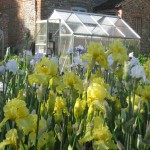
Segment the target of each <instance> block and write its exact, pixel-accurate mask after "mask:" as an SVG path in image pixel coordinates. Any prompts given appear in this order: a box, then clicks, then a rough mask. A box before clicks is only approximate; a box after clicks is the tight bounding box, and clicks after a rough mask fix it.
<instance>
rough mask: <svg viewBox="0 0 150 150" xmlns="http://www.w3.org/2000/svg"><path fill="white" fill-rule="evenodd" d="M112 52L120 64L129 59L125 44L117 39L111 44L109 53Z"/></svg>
mask: <svg viewBox="0 0 150 150" xmlns="http://www.w3.org/2000/svg"><path fill="white" fill-rule="evenodd" d="M110 53H112V55H113V58H114V61H115V62H119V63H120V64H122V65H123V64H124V62H125V61H127V60H128V58H129V57H128V55H127V50H126V48H125V47H124V46H123V44H122V43H121V42H120V41H119V40H116V41H114V42H113V43H111V44H110V46H109V54H110Z"/></svg>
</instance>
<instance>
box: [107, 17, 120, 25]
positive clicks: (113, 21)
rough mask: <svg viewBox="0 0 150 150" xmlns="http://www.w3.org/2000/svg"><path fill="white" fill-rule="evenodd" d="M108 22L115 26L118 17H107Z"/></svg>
mask: <svg viewBox="0 0 150 150" xmlns="http://www.w3.org/2000/svg"><path fill="white" fill-rule="evenodd" d="M107 18H108V20H110V22H112V23H113V24H115V23H116V22H117V21H118V20H119V19H120V18H118V17H107Z"/></svg>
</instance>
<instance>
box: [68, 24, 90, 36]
mask: <svg viewBox="0 0 150 150" xmlns="http://www.w3.org/2000/svg"><path fill="white" fill-rule="evenodd" d="M67 24H68V26H69V27H70V28H71V29H72V31H73V32H74V33H76V34H83V35H84V34H91V33H90V32H88V30H87V29H85V27H84V26H83V25H82V24H81V23H71V22H69V23H67Z"/></svg>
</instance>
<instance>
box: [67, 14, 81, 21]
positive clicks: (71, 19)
mask: <svg viewBox="0 0 150 150" xmlns="http://www.w3.org/2000/svg"><path fill="white" fill-rule="evenodd" d="M66 22H75V23H81V21H80V20H79V18H78V17H77V16H76V15H75V14H73V13H72V14H71V15H70V16H69V17H68V18H67V20H66Z"/></svg>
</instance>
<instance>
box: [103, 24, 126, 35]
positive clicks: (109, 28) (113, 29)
mask: <svg viewBox="0 0 150 150" xmlns="http://www.w3.org/2000/svg"><path fill="white" fill-rule="evenodd" d="M101 26H102V28H103V29H104V30H105V31H106V32H107V33H108V34H109V36H111V37H124V36H123V35H122V34H121V33H120V32H119V31H118V30H117V29H116V27H114V26H107V25H101Z"/></svg>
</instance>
